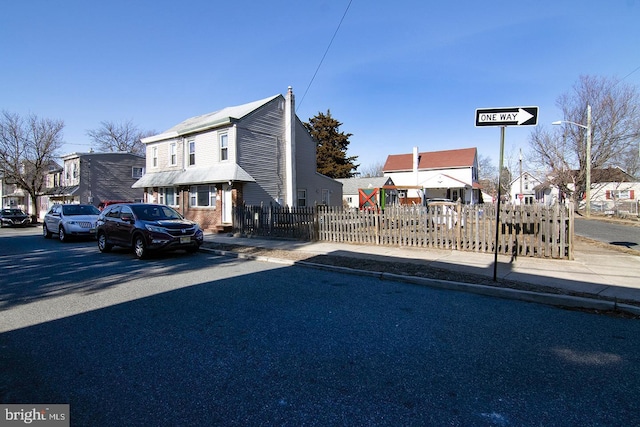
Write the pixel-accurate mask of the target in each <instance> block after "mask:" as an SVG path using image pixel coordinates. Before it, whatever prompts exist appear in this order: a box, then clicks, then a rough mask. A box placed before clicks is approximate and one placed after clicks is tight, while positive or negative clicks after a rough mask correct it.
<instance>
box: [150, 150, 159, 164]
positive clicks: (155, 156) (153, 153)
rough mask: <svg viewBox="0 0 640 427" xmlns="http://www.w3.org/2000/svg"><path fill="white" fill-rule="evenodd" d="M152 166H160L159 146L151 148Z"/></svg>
mask: <svg viewBox="0 0 640 427" xmlns="http://www.w3.org/2000/svg"><path fill="white" fill-rule="evenodd" d="M151 166H153V167H154V168H157V167H158V147H153V148H152V149H151Z"/></svg>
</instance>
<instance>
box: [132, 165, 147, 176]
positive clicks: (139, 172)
mask: <svg viewBox="0 0 640 427" xmlns="http://www.w3.org/2000/svg"><path fill="white" fill-rule="evenodd" d="M143 174H144V168H139V167H136V166H134V167H132V168H131V177H132V178H142V175H143Z"/></svg>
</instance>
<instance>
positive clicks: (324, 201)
mask: <svg viewBox="0 0 640 427" xmlns="http://www.w3.org/2000/svg"><path fill="white" fill-rule="evenodd" d="M322 204H323V205H328V204H329V190H327V189H326V188H323V189H322Z"/></svg>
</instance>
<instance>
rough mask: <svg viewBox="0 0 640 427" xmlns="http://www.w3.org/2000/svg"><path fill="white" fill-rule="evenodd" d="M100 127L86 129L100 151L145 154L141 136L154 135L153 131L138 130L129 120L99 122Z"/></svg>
mask: <svg viewBox="0 0 640 427" xmlns="http://www.w3.org/2000/svg"><path fill="white" fill-rule="evenodd" d="M100 125H101V127H99V128H98V129H91V130H88V131H87V136H89V138H91V140H92V141H93V142H94V143H95V144H96V145H97V146H98V149H99V150H100V151H106V152H126V153H134V154H140V155H142V156H144V155H145V146H144V144H143V143H142V142H141V141H140V140H141V139H142V138H145V137H147V136H151V135H154V134H155V133H156V132H155V131H144V132H142V131H140V130H139V129H138V127H137V126H136V125H134V124H133V122H132V121H131V120H127V121H126V122H123V123H115V122H110V121H105V122H100Z"/></svg>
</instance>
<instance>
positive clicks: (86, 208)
mask: <svg viewBox="0 0 640 427" xmlns="http://www.w3.org/2000/svg"><path fill="white" fill-rule="evenodd" d="M62 213H63V214H64V215H68V216H73V215H100V211H99V210H98V208H96V207H95V206H93V205H64V206H62Z"/></svg>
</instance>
